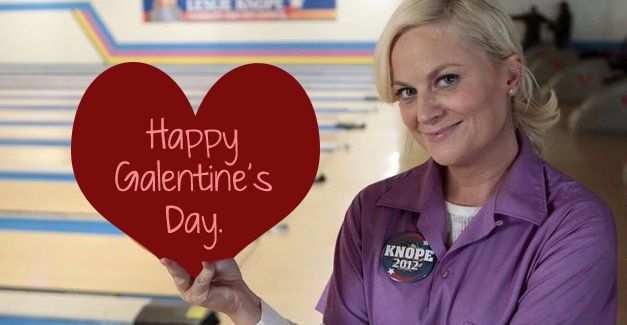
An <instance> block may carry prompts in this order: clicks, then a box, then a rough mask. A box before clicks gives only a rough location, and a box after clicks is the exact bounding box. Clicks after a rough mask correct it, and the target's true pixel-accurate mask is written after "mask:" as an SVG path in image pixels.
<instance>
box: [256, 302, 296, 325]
mask: <svg viewBox="0 0 627 325" xmlns="http://www.w3.org/2000/svg"><path fill="white" fill-rule="evenodd" d="M257 325H296V323H292V322H291V321H289V320H287V319H285V318H283V317H282V316H281V315H279V313H277V312H276V310H274V309H272V307H270V305H268V304H267V303H266V302H265V301H264V300H263V299H261V319H260V320H259V322H257Z"/></svg>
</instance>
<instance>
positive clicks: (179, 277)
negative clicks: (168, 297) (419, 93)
mask: <svg viewBox="0 0 627 325" xmlns="http://www.w3.org/2000/svg"><path fill="white" fill-rule="evenodd" d="M160 262H161V264H163V265H164V266H165V267H166V268H167V269H168V272H169V273H170V275H171V276H172V278H173V279H174V285H175V286H176V289H177V290H178V291H179V292H180V293H181V294H182V293H184V292H186V291H187V290H188V289H189V287H190V286H191V284H192V279H191V277H190V276H189V274H188V273H187V271H185V269H184V268H183V267H182V266H181V265H180V264H179V263H176V262H175V261H173V260H171V259H167V258H162V259H160Z"/></svg>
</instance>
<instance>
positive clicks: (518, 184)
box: [377, 130, 547, 225]
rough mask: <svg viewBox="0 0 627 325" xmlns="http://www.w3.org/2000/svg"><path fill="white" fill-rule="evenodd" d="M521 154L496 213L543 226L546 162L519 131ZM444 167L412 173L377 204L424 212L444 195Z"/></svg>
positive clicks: (499, 197) (421, 167) (500, 193)
mask: <svg viewBox="0 0 627 325" xmlns="http://www.w3.org/2000/svg"><path fill="white" fill-rule="evenodd" d="M516 139H517V141H518V148H519V150H518V154H517V156H516V159H515V160H514V162H513V163H512V165H511V166H510V169H509V171H508V172H507V175H506V176H505V179H504V181H503V183H502V184H501V187H500V188H499V190H498V191H497V193H496V194H495V197H494V199H495V200H494V202H495V203H494V204H495V205H494V212H495V213H499V214H504V215H508V216H511V217H515V218H519V219H522V220H526V221H529V222H532V223H534V224H536V225H540V224H542V222H543V220H544V218H545V217H546V215H547V199H546V195H547V194H546V184H545V180H544V168H543V163H544V162H543V160H542V159H541V158H540V157H539V156H538V155H537V154H536V153H535V152H534V151H533V149H532V148H531V146H530V144H529V143H528V142H527V139H526V137H525V136H524V135H522V133H521V132H520V131H519V130H516ZM442 168H443V167H442V166H441V165H439V164H438V163H436V162H435V161H434V160H433V158H429V160H427V161H426V162H425V163H423V164H421V165H419V166H417V167H414V168H412V169H411V170H409V171H408V172H407V173H406V175H405V176H404V177H402V178H401V179H400V180H399V181H398V182H396V183H395V184H394V185H392V187H390V188H389V189H388V191H387V192H386V193H384V194H383V195H382V196H381V197H380V198H379V200H378V201H377V205H378V206H386V207H391V208H398V209H404V210H410V211H414V212H421V211H422V210H423V209H424V208H425V204H441V205H443V204H444V203H443V202H432V200H431V201H430V200H429V199H430V198H433V197H440V200H441V198H442V197H443V196H438V195H436V196H433V197H432V196H431V194H432V192H433V191H442V189H443V186H442V176H441V170H442ZM488 201H489V200H488Z"/></svg>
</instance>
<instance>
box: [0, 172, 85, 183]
mask: <svg viewBox="0 0 627 325" xmlns="http://www.w3.org/2000/svg"><path fill="white" fill-rule="evenodd" d="M0 180H19V181H54V182H76V178H75V177H74V173H46V172H25V171H0Z"/></svg>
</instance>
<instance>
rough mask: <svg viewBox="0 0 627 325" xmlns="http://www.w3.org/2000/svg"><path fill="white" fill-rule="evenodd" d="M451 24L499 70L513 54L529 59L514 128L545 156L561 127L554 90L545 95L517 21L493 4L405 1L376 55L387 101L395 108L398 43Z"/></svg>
mask: <svg viewBox="0 0 627 325" xmlns="http://www.w3.org/2000/svg"><path fill="white" fill-rule="evenodd" d="M436 22H445V23H450V24H451V26H452V27H453V28H454V30H455V31H456V32H457V34H458V35H460V36H461V37H462V39H464V40H466V41H468V42H469V44H471V45H472V46H474V47H476V48H478V49H481V50H483V51H484V52H485V53H486V54H487V55H488V57H489V58H490V60H492V62H493V63H494V64H495V66H499V65H501V64H503V62H504V61H505V59H506V58H507V57H509V56H510V55H511V54H514V53H517V54H518V55H519V56H520V57H521V58H522V59H523V66H522V80H521V84H520V89H519V90H520V91H518V92H517V94H516V95H515V96H514V97H513V99H512V109H513V112H512V116H513V119H514V127H515V128H517V129H519V130H520V131H521V132H522V133H523V134H524V136H526V137H527V139H528V140H529V143H530V144H531V145H532V147H533V150H534V151H535V152H536V153H537V154H538V155H542V153H543V151H544V143H543V136H544V133H545V132H546V130H548V129H549V128H551V127H552V126H553V125H555V124H556V123H557V122H558V121H559V117H560V112H559V109H558V107H557V98H556V97H555V93H554V92H553V90H550V91H549V92H548V94H547V93H546V92H543V91H542V90H541V88H540V86H539V85H538V83H537V81H536V79H535V78H534V77H533V74H532V73H531V70H529V68H528V67H527V65H526V60H525V59H524V55H523V50H522V46H521V44H520V38H519V36H518V33H517V31H516V30H515V28H514V23H513V22H512V19H511V18H510V17H509V16H508V15H507V14H506V13H505V12H504V10H503V8H502V7H501V6H500V5H499V4H498V3H497V2H496V1H493V0H405V1H403V2H402V3H401V4H400V6H399V7H398V8H397V9H396V11H395V12H394V13H393V14H392V17H390V19H389V21H388V23H387V25H386V27H385V29H384V30H383V33H382V34H381V37H380V38H379V41H378V42H377V47H376V49H375V55H374V70H375V80H376V86H377V91H378V92H379V96H380V97H381V99H382V100H383V101H385V102H387V103H394V102H396V101H397V100H398V99H397V98H396V95H395V94H394V92H393V90H392V69H391V67H390V56H391V52H392V48H393V46H394V44H395V43H396V40H397V39H398V37H399V36H400V35H401V34H403V33H404V32H405V31H407V30H409V29H411V28H413V27H416V26H419V25H424V24H428V23H436ZM416 46H420V45H419V44H416Z"/></svg>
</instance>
